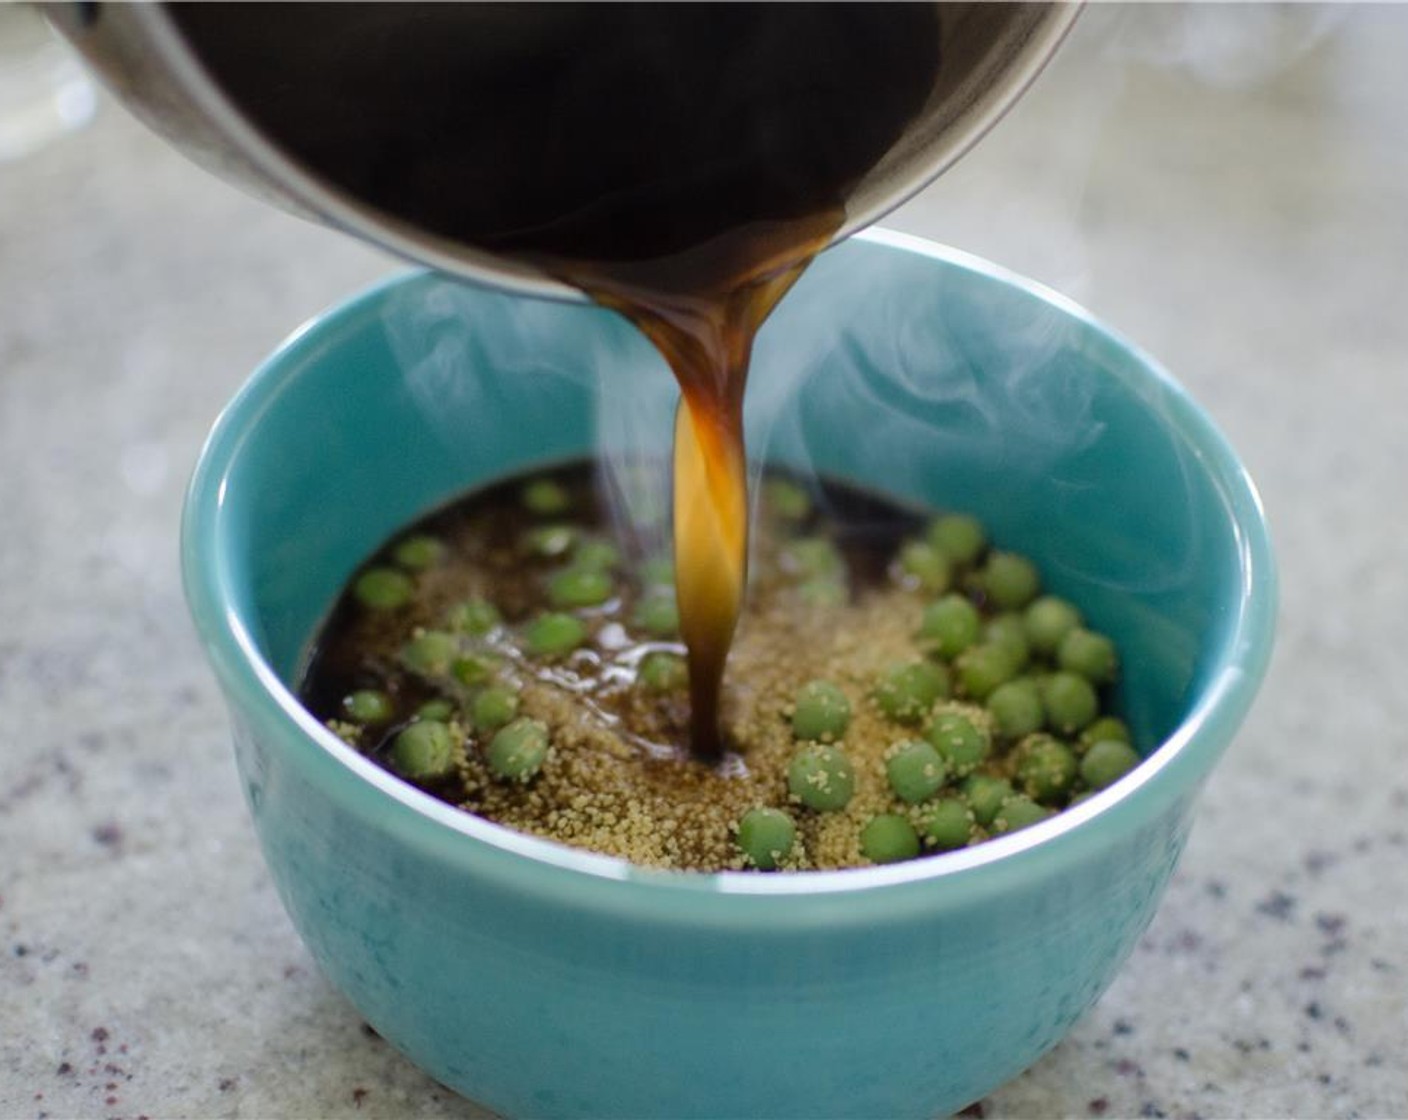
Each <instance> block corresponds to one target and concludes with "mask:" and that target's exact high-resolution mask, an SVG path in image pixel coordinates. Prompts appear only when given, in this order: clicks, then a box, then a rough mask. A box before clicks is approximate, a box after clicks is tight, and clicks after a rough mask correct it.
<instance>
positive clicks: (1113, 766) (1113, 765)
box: [1080, 739, 1139, 789]
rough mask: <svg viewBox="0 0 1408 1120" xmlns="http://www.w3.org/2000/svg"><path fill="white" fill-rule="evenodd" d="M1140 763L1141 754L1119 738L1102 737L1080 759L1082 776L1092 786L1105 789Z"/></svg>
mask: <svg viewBox="0 0 1408 1120" xmlns="http://www.w3.org/2000/svg"><path fill="white" fill-rule="evenodd" d="M1138 765H1139V755H1138V754H1136V753H1135V750H1134V748H1133V747H1131V746H1130V745H1129V744H1128V743H1122V742H1120V741H1119V740H1118V739H1101V740H1100V741H1099V742H1096V743H1092V744H1091V745H1090V749H1089V750H1088V751H1086V752H1085V757H1084V758H1082V759H1081V760H1080V776H1081V780H1082V781H1084V782H1085V784H1086V785H1088V786H1090V787H1091V788H1093V789H1104V788H1105V787H1106V786H1108V785H1110V784H1111V783H1113V782H1115V781H1117V780H1118V779H1120V778H1122V777H1124V776H1125V775H1126V774H1128V773H1129V772H1130V771H1131V770H1133V769H1134V768H1135V767H1136V766H1138Z"/></svg>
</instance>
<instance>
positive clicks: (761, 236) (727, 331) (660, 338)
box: [563, 211, 842, 760]
mask: <svg viewBox="0 0 1408 1120" xmlns="http://www.w3.org/2000/svg"><path fill="white" fill-rule="evenodd" d="M841 220H842V215H841V213H840V212H839V211H838V212H828V213H822V214H818V215H814V216H812V217H809V218H805V219H801V220H794V221H791V222H786V223H777V224H776V225H773V226H771V227H770V228H767V229H766V230H764V231H761V232H760V231H758V230H754V231H751V233H752V235H751V236H750V237H747V238H745V237H742V236H740V235H739V234H734V235H732V236H731V237H729V238H727V239H725V241H724V244H723V246H722V247H721V246H718V245H716V246H711V250H713V251H712V252H710V253H708V254H707V256H708V257H714V258H715V259H714V260H713V261H710V262H709V264H707V265H705V264H702V262H701V261H700V260H699V259H698V257H699V256H700V255H699V254H692V255H691V256H692V257H694V258H695V259H692V260H690V261H689V262H687V263H684V264H677V267H676V268H675V269H673V270H671V271H675V272H678V273H679V274H681V275H682V276H683V277H687V278H688V279H689V281H691V284H690V286H689V287H688V288H686V289H684V290H683V291H680V290H678V289H676V288H674V287H673V286H672V285H669V284H668V283H662V282H661V279H660V277H659V276H658V275H656V276H652V277H651V280H652V282H651V283H650V284H649V285H648V286H641V287H635V286H633V285H630V284H628V283H622V282H621V281H620V280H619V279H615V280H614V281H613V280H612V279H607V278H604V277H603V276H602V275H600V274H599V273H598V274H597V275H592V276H583V275H582V274H581V272H580V271H578V270H565V271H564V272H563V275H564V277H565V278H567V279H569V280H570V281H571V282H572V283H574V284H576V285H578V286H579V287H581V288H582V289H583V290H584V291H586V292H587V293H588V294H590V295H591V296H592V298H593V299H594V300H596V302H597V303H599V304H601V305H602V306H604V307H609V308H612V309H614V310H616V311H619V312H620V313H621V314H622V315H624V316H626V318H628V319H630V320H631V322H633V323H634V324H635V325H636V327H637V328H638V329H639V330H640V331H641V333H643V334H644V335H645V336H646V337H647V338H649V339H650V341H651V342H652V343H653V344H654V345H655V347H656V349H658V350H659V351H660V353H661V354H662V355H663V356H664V358H665V361H666V362H667V363H669V366H670V369H671V370H672V371H673V372H674V375H675V379H676V380H677V381H678V382H679V386H680V404H679V408H678V410H677V411H676V414H675V436H674V438H675V443H674V546H675V590H676V596H677V598H678V602H679V610H680V631H681V635H682V636H683V638H684V643H685V648H686V649H687V650H688V653H689V694H690V713H691V714H690V749H691V751H692V752H693V753H694V755H695V756H696V757H698V758H701V759H705V760H716V759H718V758H719V757H720V756H721V755H722V754H723V752H724V750H725V748H726V744H725V742H724V739H723V734H722V730H721V727H720V704H721V700H722V695H723V678H724V668H725V666H726V663H727V661H728V651H729V647H730V646H731V645H732V643H733V635H734V631H735V630H736V629H737V627H738V618H739V615H740V613H741V612H742V609H743V597H744V592H745V590H746V588H747V583H748V459H747V451H746V448H745V444H744V433H743V397H744V392H745V390H746V388H747V383H748V369H749V363H750V359H751V356H752V351H753V340H754V338H755V337H756V335H757V332H758V330H759V328H760V327H761V326H762V325H763V323H764V322H765V321H766V319H767V317H768V315H769V314H770V313H771V312H772V310H773V308H774V307H776V306H777V303H778V301H779V300H780V299H781V298H782V297H783V296H784V295H785V294H786V293H787V291H788V290H789V289H790V288H791V287H792V285H793V284H794V283H795V282H796V280H797V278H798V277H799V276H801V274H802V273H803V272H804V271H805V270H806V267H807V265H808V264H810V263H811V260H812V258H813V257H814V256H815V255H816V254H817V253H818V252H819V251H820V250H821V249H822V248H824V247H825V245H826V243H827V241H828V240H830V237H831V235H832V234H833V233H834V232H835V231H836V229H837V228H839V226H840V224H841ZM720 248H722V249H723V251H719V250H720ZM728 249H732V250H734V251H733V252H732V253H729V252H728V251H727V250H728ZM730 259H734V260H742V261H744V262H746V267H745V269H744V270H743V271H742V272H741V273H739V272H734V273H733V274H732V275H729V274H728V272H729V270H728V269H727V266H726V265H725V264H722V263H720V262H722V261H727V260H730ZM708 277H712V278H713V279H712V281H710V280H707V279H705V280H703V282H701V279H702V278H708Z"/></svg>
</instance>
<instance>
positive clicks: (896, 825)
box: [860, 813, 919, 863]
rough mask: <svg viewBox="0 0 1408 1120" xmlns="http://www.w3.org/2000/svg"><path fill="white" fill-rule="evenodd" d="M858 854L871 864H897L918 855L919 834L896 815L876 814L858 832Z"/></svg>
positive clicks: (904, 819) (907, 822)
mask: <svg viewBox="0 0 1408 1120" xmlns="http://www.w3.org/2000/svg"><path fill="white" fill-rule="evenodd" d="M860 854H861V855H863V856H864V857H865V858H866V859H868V860H870V862H871V863H899V862H900V861H901V860H906V859H913V858H914V857H915V856H917V855H918V854H919V834H918V833H917V832H915V831H914V826H913V825H912V824H910V823H909V821H908V820H907V819H906V818H904V817H902V816H900V815H899V814H898V813H877V814H875V816H873V817H871V818H870V820H869V821H868V822H867V823H866V826H865V827H864V828H863V829H861V830H860Z"/></svg>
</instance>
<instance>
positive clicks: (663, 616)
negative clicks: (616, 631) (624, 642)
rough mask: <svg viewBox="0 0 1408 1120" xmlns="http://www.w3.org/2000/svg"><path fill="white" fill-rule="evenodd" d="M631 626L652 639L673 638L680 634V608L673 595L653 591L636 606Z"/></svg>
mask: <svg viewBox="0 0 1408 1120" xmlns="http://www.w3.org/2000/svg"><path fill="white" fill-rule="evenodd" d="M631 624H632V625H633V626H635V628H636V629H637V630H640V631H642V632H643V633H646V634H649V635H650V636H651V637H652V638H673V637H675V636H676V635H677V634H679V632H680V608H679V605H678V604H677V603H676V602H675V597H674V596H673V595H669V594H665V593H663V592H659V591H655V592H651V593H650V594H648V595H646V596H644V597H643V598H642V599H641V600H640V602H639V603H637V604H636V609H635V613H634V614H633V615H632V616H631Z"/></svg>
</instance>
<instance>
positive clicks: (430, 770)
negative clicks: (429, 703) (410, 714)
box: [391, 719, 455, 781]
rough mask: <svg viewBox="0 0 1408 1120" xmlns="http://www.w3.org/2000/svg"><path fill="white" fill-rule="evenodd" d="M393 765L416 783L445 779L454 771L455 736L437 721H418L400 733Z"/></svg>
mask: <svg viewBox="0 0 1408 1120" xmlns="http://www.w3.org/2000/svg"><path fill="white" fill-rule="evenodd" d="M391 763H392V765H393V766H395V767H396V769H397V770H398V771H399V772H400V773H401V774H403V775H404V776H405V777H407V778H410V779H412V780H414V781H427V780H429V779H431V778H443V777H445V775H447V774H448V773H449V772H450V771H451V770H452V769H453V768H454V764H455V737H454V735H453V734H451V732H450V729H449V728H448V727H446V726H445V725H444V724H443V723H440V722H439V721H437V720H433V719H423V720H418V721H417V722H415V723H413V724H411V725H410V726H409V727H407V728H405V729H404V730H403V731H401V732H400V733H399V734H397V736H396V739H395V741H394V742H393V743H392V744H391Z"/></svg>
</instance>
